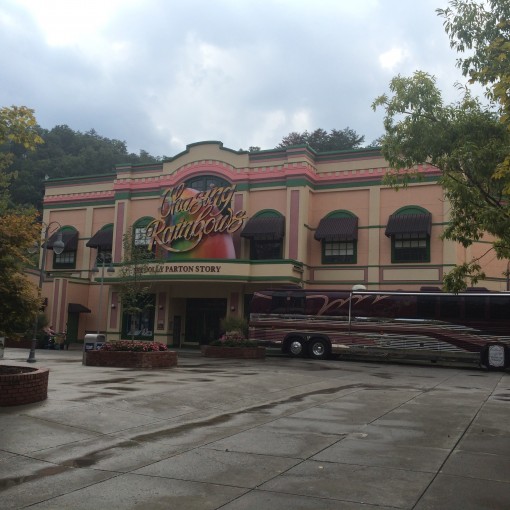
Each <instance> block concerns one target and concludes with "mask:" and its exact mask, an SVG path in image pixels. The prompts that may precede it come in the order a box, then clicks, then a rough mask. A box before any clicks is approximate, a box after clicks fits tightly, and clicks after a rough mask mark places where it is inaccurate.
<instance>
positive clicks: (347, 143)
mask: <svg viewBox="0 0 510 510" xmlns="http://www.w3.org/2000/svg"><path fill="white" fill-rule="evenodd" d="M364 140H365V137H364V136H361V135H358V134H357V133H356V131H354V130H353V129H350V128H349V127H346V128H345V129H343V130H338V129H332V130H331V131H330V132H329V133H328V132H327V131H326V130H324V129H320V128H319V129H316V130H315V131H312V132H311V133H309V132H308V131H304V132H303V133H298V132H296V131H293V132H292V133H289V134H288V135H287V136H285V137H284V138H283V139H282V141H281V142H280V143H279V144H278V145H277V146H276V149H283V148H285V147H289V146H292V145H302V144H308V145H309V146H310V147H311V148H312V149H313V150H314V151H317V152H328V151H342V150H349V149H358V148H359V147H361V144H362V143H363V141H364Z"/></svg>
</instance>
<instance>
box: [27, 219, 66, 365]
mask: <svg viewBox="0 0 510 510" xmlns="http://www.w3.org/2000/svg"><path fill="white" fill-rule="evenodd" d="M42 225H43V228H44V240H43V244H42V258H41V267H40V269H39V285H38V289H39V294H41V292H42V288H43V283H44V272H45V270H46V253H47V250H48V237H49V232H50V228H52V226H55V227H56V228H57V231H58V234H57V240H56V241H55V242H54V243H53V251H54V253H56V254H57V255H60V254H61V253H62V252H63V251H64V247H65V245H64V241H62V232H61V231H60V229H61V228H62V227H61V225H60V223H59V222H58V221H51V222H50V223H48V224H47V225H46V224H45V223H43V224H42ZM38 328H39V311H37V313H36V314H35V319H34V333H33V335H32V343H31V345H30V354H29V355H28V359H27V362H28V363H35V362H36V361H37V360H36V359H35V348H36V346H37V330H38Z"/></svg>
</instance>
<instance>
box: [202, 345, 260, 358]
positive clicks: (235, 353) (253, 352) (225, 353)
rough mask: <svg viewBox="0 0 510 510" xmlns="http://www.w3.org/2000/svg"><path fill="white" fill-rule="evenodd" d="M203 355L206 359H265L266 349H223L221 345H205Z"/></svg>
mask: <svg viewBox="0 0 510 510" xmlns="http://www.w3.org/2000/svg"><path fill="white" fill-rule="evenodd" d="M202 354H203V355H204V356H205V357H206V358H237V359H263V358H265V357H266V348H265V347H222V346H220V345H203V346H202Z"/></svg>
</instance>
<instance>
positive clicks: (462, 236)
mask: <svg viewBox="0 0 510 510" xmlns="http://www.w3.org/2000/svg"><path fill="white" fill-rule="evenodd" d="M509 11H510V5H509V4H508V2H507V1H503V0H489V2H488V5H486V4H477V3H476V2H474V1H472V0H465V1H461V0H454V1H451V2H450V3H449V7H448V8H447V9H444V10H438V11H437V12H438V14H439V15H440V16H443V17H444V18H445V29H446V31H447V33H448V34H449V36H450V40H451V45H452V47H453V48H455V49H456V50H457V51H459V52H464V51H466V50H471V53H470V54H469V55H468V56H466V57H465V58H461V59H459V60H458V65H459V66H460V67H461V69H462V71H463V73H464V75H466V76H469V78H470V83H480V84H482V85H484V86H486V87H487V98H488V100H489V104H488V105H483V104H482V103H481V101H480V100H479V99H477V98H475V97H473V96H472V95H471V93H470V91H469V88H468V87H467V86H466V87H464V88H461V87H460V86H459V90H461V92H462V97H461V99H460V100H459V101H458V102H456V103H451V104H445V103H444V101H443V98H442V95H441V92H440V90H439V89H438V88H437V86H436V80H435V78H434V77H433V76H431V75H429V74H428V73H426V72H422V71H418V72H415V73H414V75H413V76H411V77H402V76H396V77H394V78H393V79H392V80H391V82H390V87H389V88H390V94H383V95H381V96H379V97H378V98H376V100H375V101H374V103H373V108H374V109H376V108H379V107H381V108H383V109H384V110H385V117H384V127H385V130H386V132H385V134H384V136H383V138H382V152H383V155H384V156H385V158H386V159H387V160H388V161H389V163H390V164H391V165H392V167H393V168H394V169H395V171H394V172H392V173H390V174H388V177H387V179H388V182H390V183H391V184H392V185H395V186H398V185H402V184H404V185H406V184H407V183H408V182H409V181H410V180H411V179H414V178H416V174H415V173H414V171H413V170H412V168H413V166H414V165H416V164H421V163H425V162H429V163H431V164H432V165H434V166H436V167H437V168H438V169H440V170H441V178H440V184H441V185H442V186H443V188H444V192H445V196H446V198H447V199H448V200H449V203H450V206H451V219H450V223H449V225H448V226H447V227H446V229H445V231H444V234H443V236H444V238H446V239H450V240H453V241H457V242H460V243H461V244H462V245H463V246H465V247H467V246H470V245H471V244H473V243H474V242H476V241H478V240H480V239H482V238H484V237H485V239H484V240H487V234H490V235H491V236H493V240H491V249H492V250H494V251H495V253H496V255H497V256H498V257H499V258H510V205H509V199H510V172H509V171H508V162H509V156H510V130H509V127H510V123H509V120H508V111H510V110H509V109H510V101H509V92H508V91H509V87H508V85H509V84H510V81H509V77H510V73H509V71H510V66H509V64H508V58H507V55H508V54H509V53H508V49H509V48H510V41H509V40H508V29H509V21H508V19H509V18H510V16H508V15H509V14H510V12H509ZM504 48H506V53H505V51H503V49H504ZM505 84H506V85H505ZM491 239H492V238H491ZM480 262H481V261H480V259H479V258H478V259H473V260H471V261H468V262H466V263H464V264H462V265H459V266H457V267H456V268H455V269H454V270H453V271H451V272H450V273H448V275H446V277H445V280H444V284H445V287H446V288H447V289H448V290H453V291H459V290H461V289H463V288H465V287H466V280H469V281H470V282H471V283H473V284H474V283H476V282H477V281H478V280H479V279H480V278H483V277H484V276H485V275H484V274H483V272H482V271H481V264H480Z"/></svg>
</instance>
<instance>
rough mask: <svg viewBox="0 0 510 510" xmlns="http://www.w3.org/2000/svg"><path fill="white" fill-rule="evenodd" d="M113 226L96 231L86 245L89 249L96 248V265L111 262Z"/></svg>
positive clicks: (109, 225)
mask: <svg viewBox="0 0 510 510" xmlns="http://www.w3.org/2000/svg"><path fill="white" fill-rule="evenodd" d="M112 245H113V224H111V223H110V224H108V225H105V226H104V227H102V228H101V229H100V230H98V231H97V232H96V233H95V234H94V235H93V236H92V237H91V238H90V239H89V240H88V241H87V243H86V245H85V246H87V247H89V248H96V249H97V254H96V265H97V266H100V265H101V264H103V263H105V264H110V263H111V262H112Z"/></svg>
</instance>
